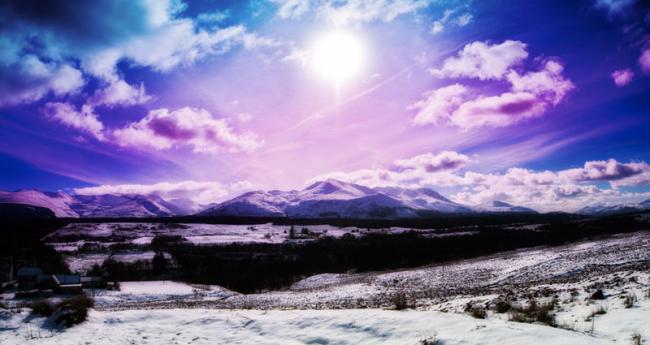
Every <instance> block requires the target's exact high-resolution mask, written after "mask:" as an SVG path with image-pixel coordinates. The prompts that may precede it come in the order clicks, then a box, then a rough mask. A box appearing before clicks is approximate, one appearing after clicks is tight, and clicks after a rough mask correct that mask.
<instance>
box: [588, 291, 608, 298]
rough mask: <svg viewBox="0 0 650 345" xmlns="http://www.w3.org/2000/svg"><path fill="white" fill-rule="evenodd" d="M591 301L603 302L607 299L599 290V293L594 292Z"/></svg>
mask: <svg viewBox="0 0 650 345" xmlns="http://www.w3.org/2000/svg"><path fill="white" fill-rule="evenodd" d="M591 299H595V300H603V299H605V294H604V293H603V290H600V289H599V290H598V291H596V292H594V293H593V294H592V295H591Z"/></svg>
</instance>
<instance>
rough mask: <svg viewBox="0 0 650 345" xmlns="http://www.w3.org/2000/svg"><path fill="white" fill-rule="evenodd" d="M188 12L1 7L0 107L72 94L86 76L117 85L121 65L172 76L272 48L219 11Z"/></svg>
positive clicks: (145, 6)
mask: <svg viewBox="0 0 650 345" xmlns="http://www.w3.org/2000/svg"><path fill="white" fill-rule="evenodd" d="M185 7H186V6H185V5H184V3H183V2H181V1H177V0H160V1H149V0H117V1H88V2H81V3H77V2H70V1H65V0H53V1H47V2H42V1H36V0H20V1H19V0H8V1H4V2H2V4H0V26H1V27H2V37H0V50H1V51H2V53H0V74H2V76H3V78H2V80H1V81H0V106H3V105H14V104H18V103H24V102H33V101H38V100H40V99H42V98H43V97H45V96H46V95H48V94H50V93H52V94H53V95H55V96H65V95H68V94H73V93H75V92H78V91H79V90H80V89H81V88H82V87H83V86H84V85H85V83H86V81H87V79H88V77H95V78H99V79H101V80H103V81H104V82H108V83H109V84H110V85H111V86H113V87H115V86H116V85H120V84H116V83H120V82H121V80H120V79H121V78H120V74H119V72H118V67H117V66H118V63H120V62H128V63H129V65H130V66H138V67H146V68H150V69H152V70H154V71H157V72H167V71H169V70H171V69H173V68H175V67H178V66H187V65H190V64H193V63H194V62H196V61H197V60H199V59H202V58H204V57H206V56H210V55H219V54H223V53H225V52H227V51H229V50H231V49H232V48H233V47H235V46H243V47H244V48H247V49H252V48H256V47H260V46H265V45H269V44H272V43H274V42H272V41H271V40H268V39H264V38H261V37H258V36H257V35H255V34H253V33H249V32H247V31H246V29H245V28H244V27H243V26H241V25H234V26H228V27H219V26H218V25H216V24H215V20H216V19H217V18H216V17H215V14H214V13H212V14H210V15H209V14H199V15H198V16H197V17H196V18H190V17H182V16H181V14H182V12H183V11H184V9H185ZM206 21H209V22H210V25H207V24H206V23H207V22H206ZM73 28H75V29H73ZM78 28H82V29H78ZM24 52H29V53H28V54H27V55H24ZM121 86H122V87H123V86H124V85H121ZM113 91H115V90H113ZM132 99H133V98H131V100H132Z"/></svg>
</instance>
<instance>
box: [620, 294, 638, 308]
mask: <svg viewBox="0 0 650 345" xmlns="http://www.w3.org/2000/svg"><path fill="white" fill-rule="evenodd" d="M634 304H636V295H635V294H634V293H632V292H629V293H628V294H627V295H625V297H623V306H624V307H625V308H628V309H629V308H632V307H634Z"/></svg>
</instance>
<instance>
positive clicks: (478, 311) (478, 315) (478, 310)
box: [467, 305, 487, 319]
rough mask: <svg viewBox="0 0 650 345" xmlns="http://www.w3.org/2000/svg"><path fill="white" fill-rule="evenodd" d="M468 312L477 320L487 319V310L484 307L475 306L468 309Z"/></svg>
mask: <svg viewBox="0 0 650 345" xmlns="http://www.w3.org/2000/svg"><path fill="white" fill-rule="evenodd" d="M467 312H469V314H470V315H472V317H474V318H475V319H485V318H486V317H487V312H486V311H485V308H483V307H482V306H478V305H473V306H470V307H469V308H467Z"/></svg>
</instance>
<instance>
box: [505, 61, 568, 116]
mask: <svg viewBox="0 0 650 345" xmlns="http://www.w3.org/2000/svg"><path fill="white" fill-rule="evenodd" d="M563 70H564V66H562V64H561V63H559V62H558V61H555V60H548V61H546V62H545V63H544V65H543V67H542V69H541V70H539V71H536V72H528V73H525V74H523V75H521V74H519V73H518V72H516V71H510V72H508V75H507V79H508V81H509V82H510V84H511V85H512V88H511V89H512V91H515V92H529V93H531V94H533V95H535V96H536V97H537V98H541V99H544V100H545V101H546V102H548V103H550V104H553V105H557V104H558V103H560V101H562V99H563V98H564V97H565V96H566V95H567V93H569V91H571V90H573V89H574V87H575V86H574V85H573V83H572V82H571V81H570V80H568V79H565V78H564V76H563V75H562V71H563Z"/></svg>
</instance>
